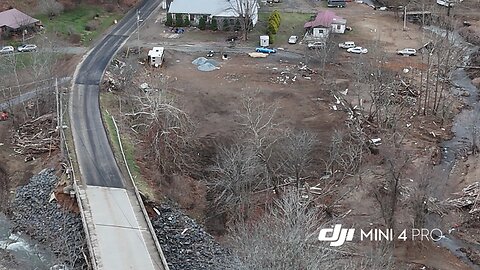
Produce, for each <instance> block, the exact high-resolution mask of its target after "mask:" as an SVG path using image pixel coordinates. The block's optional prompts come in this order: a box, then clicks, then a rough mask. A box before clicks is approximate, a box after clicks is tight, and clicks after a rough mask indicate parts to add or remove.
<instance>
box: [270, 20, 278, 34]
mask: <svg viewBox="0 0 480 270" xmlns="http://www.w3.org/2000/svg"><path fill="white" fill-rule="evenodd" d="M277 31H278V26H276V25H275V24H274V23H268V26H267V34H273V35H276V34H277Z"/></svg>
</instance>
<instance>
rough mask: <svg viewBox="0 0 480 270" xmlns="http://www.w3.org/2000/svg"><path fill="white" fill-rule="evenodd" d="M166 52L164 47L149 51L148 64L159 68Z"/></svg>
mask: <svg viewBox="0 0 480 270" xmlns="http://www.w3.org/2000/svg"><path fill="white" fill-rule="evenodd" d="M164 50H165V48H164V47H153V49H151V50H150V51H148V62H149V63H150V65H151V66H154V67H159V66H161V65H162V63H163V51H164Z"/></svg>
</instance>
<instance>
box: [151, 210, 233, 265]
mask: <svg viewBox="0 0 480 270" xmlns="http://www.w3.org/2000/svg"><path fill="white" fill-rule="evenodd" d="M157 210H159V212H160V215H158V216H157V217H155V218H154V219H153V220H152V225H153V227H154V229H155V232H156V234H157V237H158V240H159V242H160V245H161V247H162V250H163V253H164V255H165V258H166V260H167V262H168V265H169V267H170V270H201V269H213V270H216V269H218V270H220V269H225V267H224V265H225V264H226V261H227V260H228V258H229V257H230V252H229V251H228V250H227V249H225V248H223V247H222V246H220V244H218V243H217V242H216V241H215V239H214V238H213V236H211V235H210V234H208V233H207V232H205V230H204V229H203V227H202V226H200V225H198V224H197V223H196V222H195V220H193V219H191V218H190V217H188V216H187V215H185V214H184V213H182V212H181V211H179V210H176V209H174V208H172V207H170V206H168V205H161V206H160V207H159V208H157Z"/></svg>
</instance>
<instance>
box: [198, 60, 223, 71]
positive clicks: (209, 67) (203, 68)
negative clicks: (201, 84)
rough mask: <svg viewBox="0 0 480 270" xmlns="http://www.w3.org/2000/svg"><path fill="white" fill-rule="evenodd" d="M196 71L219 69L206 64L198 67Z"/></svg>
mask: <svg viewBox="0 0 480 270" xmlns="http://www.w3.org/2000/svg"><path fill="white" fill-rule="evenodd" d="M197 69H198V70H200V71H214V70H217V69H220V68H219V67H216V66H214V65H212V64H211V63H209V62H207V63H205V64H203V65H200V66H198V67H197Z"/></svg>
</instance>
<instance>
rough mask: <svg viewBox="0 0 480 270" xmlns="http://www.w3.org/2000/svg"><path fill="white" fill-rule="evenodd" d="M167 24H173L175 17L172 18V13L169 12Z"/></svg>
mask: <svg viewBox="0 0 480 270" xmlns="http://www.w3.org/2000/svg"><path fill="white" fill-rule="evenodd" d="M165 25H166V26H170V27H171V26H173V19H172V14H170V13H167V21H166V22H165Z"/></svg>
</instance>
